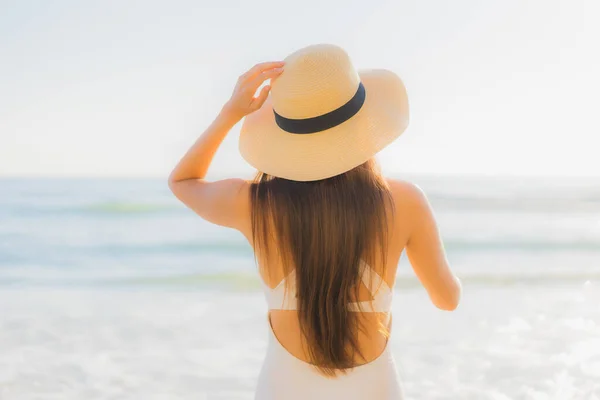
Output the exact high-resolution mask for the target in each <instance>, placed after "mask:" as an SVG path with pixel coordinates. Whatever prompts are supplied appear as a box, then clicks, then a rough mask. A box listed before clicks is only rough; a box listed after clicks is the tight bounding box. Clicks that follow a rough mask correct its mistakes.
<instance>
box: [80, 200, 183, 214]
mask: <svg viewBox="0 0 600 400" xmlns="http://www.w3.org/2000/svg"><path fill="white" fill-rule="evenodd" d="M71 210H72V211H75V212H83V213H100V214H140V213H143V214H151V213H163V212H173V211H181V207H179V206H177V205H171V204H158V203H156V204H152V203H127V202H106V203H95V204H89V205H86V206H83V207H80V208H74V209H71Z"/></svg>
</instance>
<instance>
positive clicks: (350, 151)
mask: <svg viewBox="0 0 600 400" xmlns="http://www.w3.org/2000/svg"><path fill="white" fill-rule="evenodd" d="M358 75H359V77H360V80H361V82H362V84H363V85H364V87H365V92H366V96H365V102H364V104H363V106H362V107H361V109H360V110H359V111H358V112H357V113H356V114H355V115H354V116H353V117H351V118H350V119H348V120H347V121H345V122H343V123H342V124H340V125H337V126H335V127H333V128H330V129H327V130H324V131H320V132H315V133H311V134H294V133H289V132H286V131H284V130H283V129H281V128H280V127H279V126H278V125H277V123H276V122H275V115H274V113H273V105H272V103H271V96H269V97H267V100H266V101H265V103H264V104H263V106H262V107H261V108H260V109H259V110H257V111H255V112H253V113H252V114H249V115H247V116H246V118H245V120H244V122H243V124H242V128H241V131H240V139H239V149H240V153H241V155H242V157H243V158H244V159H245V160H246V161H247V162H248V163H249V164H250V165H252V166H253V167H254V168H256V169H258V170H259V171H261V172H264V173H267V174H269V175H273V176H276V177H280V178H285V179H290V180H294V181H315V180H320V179H326V178H330V177H332V176H335V175H339V174H342V173H344V172H347V171H349V170H351V169H353V168H355V167H357V166H359V165H361V164H362V163H364V162H366V161H367V160H369V159H370V158H372V157H373V156H374V155H376V154H377V153H378V152H379V151H381V150H382V149H383V148H384V147H386V146H387V145H388V144H390V143H391V142H392V141H394V139H396V138H397V137H398V136H400V135H401V134H402V133H403V132H404V130H405V129H406V127H407V126H408V120H409V116H408V99H407V94H406V88H405V87H404V84H403V83H402V80H401V79H400V78H399V77H398V76H397V75H396V74H395V73H393V72H391V71H388V70H384V69H377V70H360V71H358Z"/></svg>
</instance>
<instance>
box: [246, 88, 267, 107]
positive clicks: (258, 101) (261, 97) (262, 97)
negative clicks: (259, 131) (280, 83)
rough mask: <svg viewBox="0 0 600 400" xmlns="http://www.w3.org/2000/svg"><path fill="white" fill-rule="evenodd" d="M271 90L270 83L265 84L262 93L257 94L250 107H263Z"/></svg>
mask: <svg viewBox="0 0 600 400" xmlns="http://www.w3.org/2000/svg"><path fill="white" fill-rule="evenodd" d="M270 90H271V86H269V85H266V86H264V87H263V88H262V89H261V90H260V93H259V94H258V96H256V98H255V99H254V101H253V102H252V105H251V107H250V109H251V110H252V111H256V110H258V109H259V108H261V107H262V105H263V104H264V103H265V101H266V100H267V96H268V95H269V91H270Z"/></svg>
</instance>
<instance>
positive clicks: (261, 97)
mask: <svg viewBox="0 0 600 400" xmlns="http://www.w3.org/2000/svg"><path fill="white" fill-rule="evenodd" d="M283 65H284V62H283V61H275V62H265V63H260V64H256V65H255V66H254V67H252V68H251V69H250V70H248V71H247V72H246V73H244V74H243V75H241V76H240V77H239V79H238V81H237V83H236V85H235V88H234V89H233V94H232V95H231V98H230V99H229V101H227V103H225V105H224V106H223V110H222V111H221V113H222V114H225V116H226V117H227V118H231V119H233V120H234V121H236V122H237V121H239V120H240V119H242V118H243V117H245V116H246V115H248V114H250V113H253V112H254V111H256V110H258V109H259V108H260V107H261V106H262V105H263V104H264V102H265V100H266V99H267V96H268V95H269V91H270V90H271V86H270V85H265V86H264V87H263V88H262V89H261V91H260V93H259V94H258V96H256V97H255V96H254V94H255V93H256V91H257V90H258V88H259V87H260V85H262V84H263V82H264V81H266V80H267V79H273V78H276V77H278V76H279V75H280V74H281V73H282V72H283Z"/></svg>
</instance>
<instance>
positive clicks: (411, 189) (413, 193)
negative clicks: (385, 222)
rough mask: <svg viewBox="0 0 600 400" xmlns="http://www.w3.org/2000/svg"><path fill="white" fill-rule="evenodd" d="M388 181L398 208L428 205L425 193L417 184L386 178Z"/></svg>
mask: <svg viewBox="0 0 600 400" xmlns="http://www.w3.org/2000/svg"><path fill="white" fill-rule="evenodd" d="M386 181H387V184H388V186H389V188H390V191H391V193H392V197H393V198H394V203H395V205H396V207H399V206H400V207H415V206H423V205H424V204H427V197H426V196H425V192H423V190H422V189H421V188H420V187H419V186H418V185H416V184H415V183H412V182H409V181H406V180H401V179H395V178H386Z"/></svg>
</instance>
